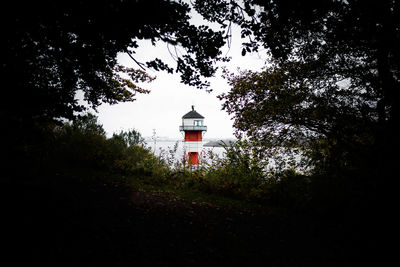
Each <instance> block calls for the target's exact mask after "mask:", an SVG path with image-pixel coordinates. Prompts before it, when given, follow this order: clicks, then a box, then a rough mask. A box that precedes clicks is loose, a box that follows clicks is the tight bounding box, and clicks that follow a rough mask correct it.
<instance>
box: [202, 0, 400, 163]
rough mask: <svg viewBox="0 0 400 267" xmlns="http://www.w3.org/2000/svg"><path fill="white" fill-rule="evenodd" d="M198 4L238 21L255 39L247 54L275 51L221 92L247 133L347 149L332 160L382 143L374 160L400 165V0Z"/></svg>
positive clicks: (217, 17) (215, 16)
mask: <svg viewBox="0 0 400 267" xmlns="http://www.w3.org/2000/svg"><path fill="white" fill-rule="evenodd" d="M195 8H196V10H197V11H198V12H199V13H201V14H202V15H203V16H206V17H207V18H208V19H210V20H213V21H216V22H219V23H221V24H222V25H224V26H225V27H228V26H229V23H237V24H239V25H240V26H241V27H242V32H241V33H242V37H243V38H247V39H248V41H247V42H244V43H243V51H242V54H243V55H245V54H246V53H247V52H258V51H260V48H263V49H266V51H267V56H269V58H270V65H269V67H268V68H266V69H265V70H264V71H262V72H260V73H253V72H242V73H240V74H239V75H236V76H235V75H229V74H228V75H227V76H228V80H229V82H230V84H231V85H232V90H231V91H230V92H229V93H228V94H225V95H222V96H221V98H222V99H224V100H225V103H224V109H225V110H227V111H228V112H229V113H231V114H234V116H235V126H236V128H237V129H238V131H239V133H240V132H245V133H246V134H248V135H249V136H250V137H252V138H253V139H255V140H261V141H266V140H269V138H270V137H271V135H273V136H274V137H276V136H278V137H279V136H280V137H281V138H280V140H281V141H282V142H280V144H282V143H283V144H290V145H302V144H305V143H304V140H305V139H306V140H310V139H311V140H314V141H315V142H314V145H317V144H319V145H321V141H322V140H325V141H324V142H322V144H324V145H323V146H325V148H330V149H329V151H330V152H332V151H334V149H337V150H338V151H336V152H335V155H336V156H335V157H333V158H332V162H335V161H336V160H338V159H340V161H339V162H341V163H343V164H349V163H351V164H352V163H354V160H356V159H357V158H358V157H359V156H361V155H364V157H361V158H363V159H364V163H363V164H364V166H365V164H366V163H365V155H371V153H372V151H374V153H375V154H378V155H379V156H378V157H374V160H377V161H375V162H374V164H377V163H378V164H382V165H383V166H385V167H388V166H390V165H392V164H393V163H394V162H393V159H392V158H391V157H390V156H389V155H390V154H389V151H391V150H392V149H393V148H394V146H395V147H396V148H398V147H399V146H398V145H399V143H398V138H397V137H396V135H395V127H396V125H397V123H398V121H399V115H400V114H399V113H400V112H399V104H400V95H399V94H400V80H399V77H400V76H399V72H400V66H399V62H400V61H399V59H400V53H399V47H400V30H399V29H400V27H399V25H400V19H399V18H400V14H399V13H400V4H399V2H398V1H389V0H387V1H379V2H378V1H359V0H349V1H334V0H323V1H320V0H318V1H317V0H315V1H297V2H293V1H286V0H270V1H259V0H244V1H242V2H240V3H238V2H236V1H197V2H196V4H195ZM371 144H373V145H372V146H371ZM332 148H334V149H332ZM349 152H351V154H352V156H346V157H348V158H352V160H350V159H345V155H346V154H347V155H348V153H349ZM353 152H354V153H353ZM331 154H332V153H331ZM370 163H371V162H370ZM339 166H340V164H339ZM385 167H384V168H385Z"/></svg>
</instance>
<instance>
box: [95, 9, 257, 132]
mask: <svg viewBox="0 0 400 267" xmlns="http://www.w3.org/2000/svg"><path fill="white" fill-rule="evenodd" d="M192 22H193V23H195V24H200V23H203V22H202V20H201V17H200V16H199V15H197V14H193V17H192ZM232 30H233V31H232V32H233V37H232V42H231V48H230V49H228V47H227V46H226V47H224V49H223V53H224V54H226V53H227V56H230V57H232V60H231V61H230V62H222V63H221V64H219V66H220V68H219V70H218V72H217V74H216V75H215V77H214V78H211V79H210V82H211V88H213V89H214V91H213V92H211V93H207V92H206V91H205V90H200V89H196V88H195V87H190V86H187V85H184V84H182V83H181V82H180V77H179V74H176V73H175V74H168V73H166V72H156V71H152V70H147V72H148V73H149V74H150V75H151V76H156V77H157V78H156V79H155V80H154V81H153V82H151V83H149V84H144V86H143V87H144V88H145V89H150V90H151V92H150V94H140V95H137V98H136V99H137V100H136V101H134V102H131V103H120V104H116V105H108V104H103V105H101V106H100V107H99V108H98V114H97V115H98V117H99V121H100V123H102V124H103V127H104V129H105V130H106V132H107V135H108V136H111V135H112V133H114V132H119V131H121V130H124V131H126V130H129V129H132V128H134V129H136V130H138V131H139V132H140V133H141V134H142V135H143V136H144V137H150V136H152V135H153V129H155V130H156V133H157V136H159V137H169V138H176V139H179V138H182V135H181V133H180V132H179V125H180V124H181V122H182V116H183V115H184V114H186V113H187V112H189V111H190V110H191V106H192V105H194V106H195V110H196V111H197V112H198V113H200V114H201V115H203V116H204V117H205V119H204V122H205V125H206V126H207V127H208V131H207V133H206V134H205V136H204V138H221V139H225V138H232V137H233V131H234V130H233V128H232V120H231V118H230V116H229V115H228V114H227V113H226V112H225V111H222V110H221V107H222V102H221V101H220V100H218V99H217V97H216V96H217V95H219V94H221V93H223V92H228V91H229V86H228V84H227V82H226V80H224V79H223V78H222V77H221V66H226V67H227V68H228V69H229V70H230V71H236V70H237V68H238V67H239V68H240V69H251V70H260V69H261V68H262V67H263V66H264V60H263V59H262V58H261V57H260V55H259V54H247V55H246V56H245V57H242V56H241V43H242V41H241V39H240V29H239V28H237V27H233V28H232ZM139 45H140V46H139V48H138V49H137V50H136V55H135V58H136V60H138V61H140V62H146V61H148V60H150V59H153V58H155V57H157V58H160V59H163V60H165V62H167V63H168V64H169V65H170V66H176V63H175V62H174V61H173V58H172V57H171V55H170V53H169V52H168V48H167V45H166V44H165V43H161V42H160V43H158V44H157V45H156V46H152V45H151V43H150V42H149V41H143V42H140V43H139ZM118 60H119V62H120V63H121V64H123V65H125V66H128V67H134V68H138V66H137V65H136V64H135V63H134V62H133V60H132V59H131V58H130V57H129V56H127V55H125V54H120V55H119V56H118Z"/></svg>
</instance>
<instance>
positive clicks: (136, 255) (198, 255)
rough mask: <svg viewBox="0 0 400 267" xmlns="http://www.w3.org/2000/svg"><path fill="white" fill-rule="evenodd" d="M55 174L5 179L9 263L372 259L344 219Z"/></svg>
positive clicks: (362, 233) (365, 235) (360, 233)
mask: <svg viewBox="0 0 400 267" xmlns="http://www.w3.org/2000/svg"><path fill="white" fill-rule="evenodd" d="M52 178H54V179H47V180H46V182H40V183H39V182H32V181H31V182H28V181H25V182H23V181H20V182H5V181H2V182H1V192H0V193H1V197H2V198H1V220H2V224H3V226H2V228H1V231H2V233H1V236H2V237H1V242H2V247H3V249H2V253H3V255H4V256H2V258H1V261H4V262H8V263H7V264H6V265H4V264H1V265H2V266H33V265H37V266H361V265H363V263H364V262H369V261H370V260H372V257H373V253H371V252H372V251H373V250H374V246H375V243H374V242H375V241H374V239H373V235H370V233H369V232H368V230H365V229H364V228H363V227H362V226H361V225H360V222H357V223H356V222H346V218H336V219H335V220H332V218H330V219H326V218H321V217H319V218H311V217H310V216H309V215H307V216H306V215H304V216H302V215H301V214H296V215H293V214H290V213H285V212H283V211H276V210H275V211H274V212H272V211H271V210H270V209H268V208H266V209H265V210H264V211H257V212H256V211H250V210H247V211H244V210H237V209H232V208H227V207H218V206H214V205H210V204H205V203H196V202H194V201H188V200H182V199H179V198H177V197H175V196H173V195H166V194H160V193H155V192H144V191H140V190H137V189H134V188H131V187H128V186H125V185H123V184H117V183H111V182H108V183H105V182H100V181H97V182H96V181H93V180H92V181H90V182H89V181H83V180H81V179H74V178H71V177H52ZM21 264H24V265H21Z"/></svg>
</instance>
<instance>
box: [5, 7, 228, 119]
mask: <svg viewBox="0 0 400 267" xmlns="http://www.w3.org/2000/svg"><path fill="white" fill-rule="evenodd" d="M189 11H190V8H189V5H188V4H185V3H183V2H181V1H168V0H154V1H147V0H146V1H144V0H143V1H142V0H139V1H101V2H99V1H75V0H68V1H56V2H55V1H45V0H42V1H34V2H28V3H24V4H23V5H22V4H20V3H19V2H11V3H9V5H8V6H7V8H6V9H5V12H4V13H5V14H4V15H3V16H2V18H1V20H2V21H1V24H2V32H3V34H2V36H3V38H2V39H3V44H5V47H6V48H5V49H3V53H2V60H3V62H2V65H1V72H2V74H3V77H5V80H3V84H4V85H3V92H2V93H3V96H2V99H3V101H2V103H1V110H0V114H1V117H2V119H6V120H8V121H9V123H11V122H12V123H17V122H16V121H18V123H19V122H20V121H21V120H23V121H32V118H34V119H35V120H37V119H42V120H53V119H55V118H63V117H64V118H68V119H72V118H74V116H75V114H76V112H80V111H82V110H84V107H83V106H82V105H79V104H78V102H77V100H76V99H75V93H76V91H77V90H82V91H83V92H84V97H85V100H87V101H88V103H89V104H90V105H91V106H92V107H93V108H96V107H97V106H98V105H100V104H101V103H103V102H106V103H116V102H121V101H133V100H134V97H135V94H136V93H147V92H148V91H147V90H145V89H143V88H140V87H139V86H137V82H144V81H151V80H152V79H153V78H152V77H150V76H148V75H147V74H146V73H145V72H144V71H143V69H144V67H149V68H154V69H156V70H164V71H168V72H171V73H172V72H173V71H176V72H178V73H180V74H181V77H182V81H183V82H184V83H187V84H190V85H195V86H198V87H205V86H207V82H206V81H204V79H203V77H210V76H212V75H213V74H214V72H215V67H214V66H213V65H212V63H213V62H215V61H216V60H220V59H221V57H220V54H221V52H220V51H219V48H220V47H221V46H222V45H223V44H224V40H223V36H222V33H221V32H214V31H212V30H211V29H210V28H208V27H206V26H200V27H196V26H194V25H191V24H190V23H189ZM144 14H145V15H144ZM141 39H146V40H151V42H152V43H155V42H157V41H163V42H166V43H168V44H169V45H173V46H181V47H182V48H184V49H186V53H185V54H183V55H178V59H177V65H176V67H175V68H173V67H170V66H168V65H167V64H165V63H164V62H162V61H161V60H160V59H158V58H154V59H152V60H150V61H149V62H147V63H141V62H137V60H136V59H135V55H134V54H135V49H136V48H137V47H138V44H137V40H141ZM118 52H126V53H128V54H129V55H130V56H131V57H132V59H133V60H134V61H136V62H137V63H138V69H130V68H125V67H122V66H119V65H118V64H117V62H116V56H117V53H118ZM18 123H17V124H18Z"/></svg>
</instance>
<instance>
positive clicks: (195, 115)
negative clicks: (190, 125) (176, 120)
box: [182, 106, 204, 119]
mask: <svg viewBox="0 0 400 267" xmlns="http://www.w3.org/2000/svg"><path fill="white" fill-rule="evenodd" d="M182 119H204V117H203V116H201V115H200V114H199V113H197V111H195V110H194V106H192V110H191V111H189V112H188V113H186V114H185V115H183V117H182Z"/></svg>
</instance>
